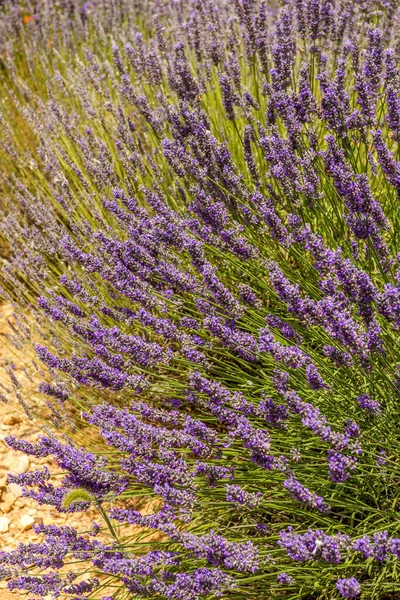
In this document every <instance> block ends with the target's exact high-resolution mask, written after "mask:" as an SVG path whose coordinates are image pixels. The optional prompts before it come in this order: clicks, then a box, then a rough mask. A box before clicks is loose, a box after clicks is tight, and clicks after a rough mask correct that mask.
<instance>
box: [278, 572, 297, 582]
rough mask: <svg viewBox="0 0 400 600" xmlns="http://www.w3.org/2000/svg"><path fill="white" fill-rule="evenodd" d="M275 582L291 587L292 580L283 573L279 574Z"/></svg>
mask: <svg viewBox="0 0 400 600" xmlns="http://www.w3.org/2000/svg"><path fill="white" fill-rule="evenodd" d="M276 580H277V582H278V583H282V584H283V585H292V584H293V583H294V578H293V577H292V576H291V575H288V574H287V573H285V572H283V573H280V574H279V575H278V577H277V578H276Z"/></svg>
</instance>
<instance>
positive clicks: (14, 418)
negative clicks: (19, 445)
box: [3, 415, 22, 425]
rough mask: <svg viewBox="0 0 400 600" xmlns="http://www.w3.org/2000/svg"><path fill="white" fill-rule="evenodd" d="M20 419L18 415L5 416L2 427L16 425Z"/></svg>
mask: <svg viewBox="0 0 400 600" xmlns="http://www.w3.org/2000/svg"><path fill="white" fill-rule="evenodd" d="M21 421H22V419H21V417H19V416H18V415H6V416H5V417H3V425H18V423H21Z"/></svg>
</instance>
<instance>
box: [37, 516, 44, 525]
mask: <svg viewBox="0 0 400 600" xmlns="http://www.w3.org/2000/svg"><path fill="white" fill-rule="evenodd" d="M35 523H36V525H43V519H42V517H35Z"/></svg>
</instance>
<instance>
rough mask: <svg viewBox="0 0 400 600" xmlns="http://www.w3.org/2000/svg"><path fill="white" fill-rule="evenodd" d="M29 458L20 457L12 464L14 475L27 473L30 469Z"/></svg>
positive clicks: (11, 468)
mask: <svg viewBox="0 0 400 600" xmlns="http://www.w3.org/2000/svg"><path fill="white" fill-rule="evenodd" d="M29 465H30V460H29V456H26V455H24V456H18V457H15V458H14V460H13V461H12V462H11V463H10V471H12V472H13V473H26V472H27V471H28V469H29Z"/></svg>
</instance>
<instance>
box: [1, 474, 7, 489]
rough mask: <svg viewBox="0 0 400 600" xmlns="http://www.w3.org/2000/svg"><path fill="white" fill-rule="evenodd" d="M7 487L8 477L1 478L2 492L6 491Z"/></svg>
mask: <svg viewBox="0 0 400 600" xmlns="http://www.w3.org/2000/svg"><path fill="white" fill-rule="evenodd" d="M6 487H7V475H4V477H0V490H4V489H5V488H6Z"/></svg>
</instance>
